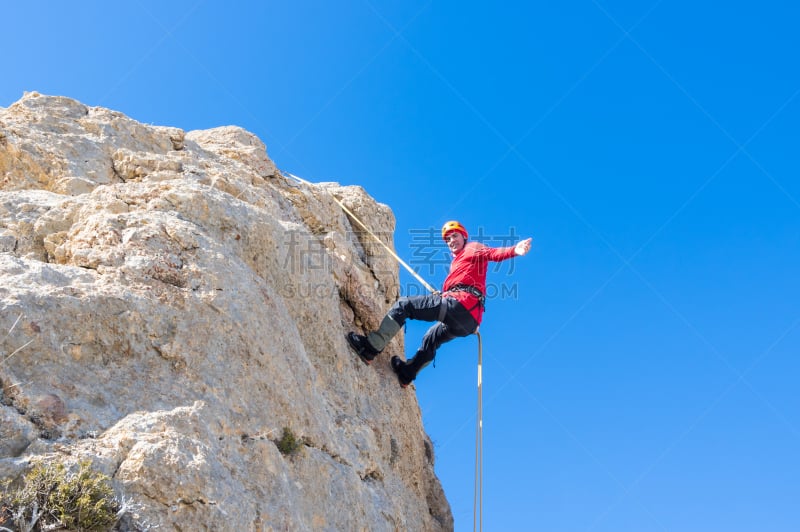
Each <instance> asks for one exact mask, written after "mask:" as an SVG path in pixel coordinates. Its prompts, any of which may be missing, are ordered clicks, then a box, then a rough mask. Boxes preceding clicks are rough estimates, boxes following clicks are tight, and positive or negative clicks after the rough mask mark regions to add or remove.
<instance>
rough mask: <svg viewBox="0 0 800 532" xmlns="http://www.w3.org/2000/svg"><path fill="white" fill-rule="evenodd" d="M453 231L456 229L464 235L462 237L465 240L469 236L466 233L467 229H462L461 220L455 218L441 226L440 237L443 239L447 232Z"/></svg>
mask: <svg viewBox="0 0 800 532" xmlns="http://www.w3.org/2000/svg"><path fill="white" fill-rule="evenodd" d="M453 231H458V232H459V233H461V234H462V235H464V239H465V240H466V239H467V238H469V235H468V234H467V230H466V229H464V226H463V225H461V222H457V221H456V220H450V221H449V222H447V223H446V224H444V225H443V226H442V238H443V239H444V238H445V237H447V233H452V232H453Z"/></svg>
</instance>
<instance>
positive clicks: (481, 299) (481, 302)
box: [440, 284, 486, 321]
mask: <svg viewBox="0 0 800 532" xmlns="http://www.w3.org/2000/svg"><path fill="white" fill-rule="evenodd" d="M447 291H448V292H467V293H468V294H470V295H473V296H475V298H477V300H478V303H477V305H475V307H477V306H480V307H481V308H482V309H486V296H485V295H483V292H481V291H480V290H478V289H477V288H475V287H474V286H472V285H468V284H457V285H455V286H453V287H450V288H449V289H448V290H447ZM475 307H472V308H470V309H467V310H469V311H470V312H472V311H473V310H474V309H475ZM440 321H441V320H440Z"/></svg>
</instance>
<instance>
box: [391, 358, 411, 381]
mask: <svg viewBox="0 0 800 532" xmlns="http://www.w3.org/2000/svg"><path fill="white" fill-rule="evenodd" d="M392 369H393V370H394V372H395V373H397V380H398V381H400V386H402V387H403V388H405V387H406V386H408V385H409V384H411V383H412V382H413V381H414V377H416V375H413V370H412V371H409V370H410V368H409V367H408V364H406V363H405V362H403V361H402V360H401V359H400V357H399V356H393V357H392Z"/></svg>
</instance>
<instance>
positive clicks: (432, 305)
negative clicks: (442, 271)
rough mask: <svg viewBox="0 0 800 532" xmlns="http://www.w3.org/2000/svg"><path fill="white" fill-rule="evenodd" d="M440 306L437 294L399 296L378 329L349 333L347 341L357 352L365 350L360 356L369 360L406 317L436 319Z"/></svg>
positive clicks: (439, 297) (439, 313) (399, 327)
mask: <svg viewBox="0 0 800 532" xmlns="http://www.w3.org/2000/svg"><path fill="white" fill-rule="evenodd" d="M441 308H442V297H441V296H439V295H428V296H414V297H401V298H400V299H399V300H398V301H397V302H396V303H395V304H394V305H392V308H391V309H389V312H387V313H386V316H384V318H383V320H382V321H381V324H380V326H379V327H378V330H376V331H373V332H370V333H369V334H367V336H366V337H364V336H361V335H357V334H355V333H350V334H349V335H348V341H350V344H351V345H353V348H354V349H356V352H359V354H361V351H366V355H362V358H364V357H365V356H366V358H367V359H368V360H371V359H372V358H374V357H375V355H377V354H378V353H380V352H381V351H383V349H384V348H385V347H386V344H388V343H389V342H390V341H391V340H392V338H394V337H395V335H396V334H397V333H398V332H400V329H402V327H403V324H405V322H406V320H407V319H411V320H422V321H437V320H439V319H441V317H442V316H441V315H442V312H441Z"/></svg>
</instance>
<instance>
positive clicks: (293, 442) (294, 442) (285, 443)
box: [275, 427, 303, 456]
mask: <svg viewBox="0 0 800 532" xmlns="http://www.w3.org/2000/svg"><path fill="white" fill-rule="evenodd" d="M275 445H277V446H278V450H279V451H280V452H281V454H282V455H284V456H289V455H292V454H294V453H296V452H297V450H298V449H299V448H300V447H301V446H302V445H303V442H302V441H300V440H298V439H297V437H296V436H295V435H294V432H292V429H290V428H289V427H283V436H281V439H279V440H278V441H276V442H275Z"/></svg>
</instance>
